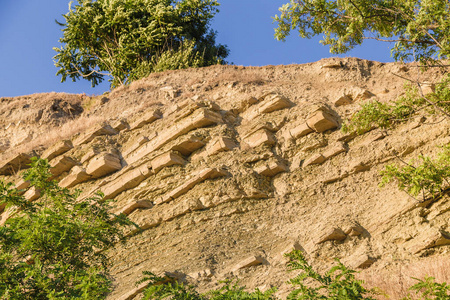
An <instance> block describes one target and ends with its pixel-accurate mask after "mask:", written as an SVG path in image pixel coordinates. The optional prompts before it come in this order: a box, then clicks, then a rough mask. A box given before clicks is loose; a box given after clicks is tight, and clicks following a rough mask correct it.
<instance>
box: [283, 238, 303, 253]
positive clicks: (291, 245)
mask: <svg viewBox="0 0 450 300" xmlns="http://www.w3.org/2000/svg"><path fill="white" fill-rule="evenodd" d="M294 250H300V251H305V249H303V247H302V246H301V245H300V243H299V242H297V241H295V242H290V243H289V244H288V245H286V246H285V247H284V249H283V250H281V252H280V254H279V255H280V256H281V257H285V256H286V254H288V253H290V252H292V251H294Z"/></svg>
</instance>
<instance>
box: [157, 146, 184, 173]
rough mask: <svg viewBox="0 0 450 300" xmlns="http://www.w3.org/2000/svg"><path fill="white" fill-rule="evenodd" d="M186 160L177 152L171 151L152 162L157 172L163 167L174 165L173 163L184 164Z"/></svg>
mask: <svg viewBox="0 0 450 300" xmlns="http://www.w3.org/2000/svg"><path fill="white" fill-rule="evenodd" d="M185 163H186V161H185V160H184V159H183V158H182V157H181V156H179V155H178V154H176V153H175V152H172V151H169V152H166V153H164V154H162V155H160V156H158V157H156V158H154V159H153V160H152V162H151V165H152V169H153V172H155V173H157V172H159V171H160V170H161V169H162V168H165V167H169V166H173V165H184V164H185Z"/></svg>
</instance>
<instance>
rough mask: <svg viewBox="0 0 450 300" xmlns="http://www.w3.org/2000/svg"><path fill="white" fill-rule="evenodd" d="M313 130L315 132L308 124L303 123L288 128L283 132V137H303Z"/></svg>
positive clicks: (288, 138)
mask: <svg viewBox="0 0 450 300" xmlns="http://www.w3.org/2000/svg"><path fill="white" fill-rule="evenodd" d="M311 132H314V130H312V129H311V128H309V126H308V124H306V123H303V124H301V125H299V126H297V127H294V128H292V129H288V130H286V131H285V132H284V133H283V137H284V139H285V140H290V139H298V138H301V137H302V136H305V135H307V134H310V133H311Z"/></svg>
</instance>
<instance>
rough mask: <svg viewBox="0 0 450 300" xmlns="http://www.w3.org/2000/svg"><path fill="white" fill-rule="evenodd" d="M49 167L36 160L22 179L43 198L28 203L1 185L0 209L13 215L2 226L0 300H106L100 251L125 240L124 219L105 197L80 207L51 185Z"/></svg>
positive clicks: (104, 261) (74, 196)
mask: <svg viewBox="0 0 450 300" xmlns="http://www.w3.org/2000/svg"><path fill="white" fill-rule="evenodd" d="M51 176H52V174H51V173H50V172H49V164H48V162H47V161H46V160H42V159H36V158H34V159H33V161H32V164H31V168H30V169H28V170H27V171H25V173H24V176H23V178H24V179H25V180H28V181H29V182H30V186H31V187H34V188H36V189H38V190H40V192H41V198H40V199H39V200H38V201H35V202H30V201H27V200H26V199H25V198H24V197H23V196H22V195H21V191H18V190H17V189H16V188H14V185H13V184H11V183H4V182H2V181H0V204H1V203H6V204H7V208H8V207H9V208H15V214H14V215H13V216H11V218H9V219H8V220H7V221H6V223H5V225H4V226H0V299H17V300H19V299H21V300H23V299H30V300H31V299H103V298H105V297H106V294H107V293H108V292H109V291H110V290H111V284H110V279H109V276H108V260H107V258H106V256H105V255H104V254H103V253H102V252H101V250H103V249H106V248H108V247H110V246H111V245H113V244H114V243H115V242H117V241H118V240H120V238H121V236H122V235H121V227H122V226H123V225H126V224H129V221H127V220H126V219H125V218H124V216H115V215H112V214H111V213H109V209H110V202H108V201H102V197H101V195H97V196H94V197H92V198H89V199H86V200H84V201H77V197H78V195H79V191H78V192H75V193H71V192H69V190H67V189H63V188H60V187H59V186H58V185H57V183H56V181H53V180H49V179H50V178H51Z"/></svg>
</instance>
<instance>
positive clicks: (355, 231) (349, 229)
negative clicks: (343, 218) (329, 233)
mask: <svg viewBox="0 0 450 300" xmlns="http://www.w3.org/2000/svg"><path fill="white" fill-rule="evenodd" d="M342 231H344V232H345V234H347V235H349V236H360V235H361V234H363V233H364V228H363V227H361V225H358V224H356V223H353V224H349V225H347V226H346V227H343V228H342Z"/></svg>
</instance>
